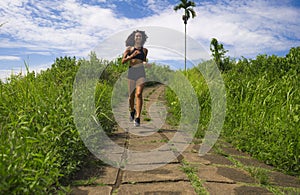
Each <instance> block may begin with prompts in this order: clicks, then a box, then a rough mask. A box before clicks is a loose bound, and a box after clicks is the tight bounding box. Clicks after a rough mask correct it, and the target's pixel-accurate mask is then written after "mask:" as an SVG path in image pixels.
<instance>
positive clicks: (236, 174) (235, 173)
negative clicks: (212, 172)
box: [217, 167, 255, 183]
mask: <svg viewBox="0 0 300 195" xmlns="http://www.w3.org/2000/svg"><path fill="white" fill-rule="evenodd" d="M217 174H219V175H222V176H224V177H226V178H228V179H232V180H233V181H236V182H243V183H255V179H254V178H253V177H251V176H250V175H248V174H247V173H246V172H245V171H243V170H240V169H237V168H232V167H218V170H217Z"/></svg>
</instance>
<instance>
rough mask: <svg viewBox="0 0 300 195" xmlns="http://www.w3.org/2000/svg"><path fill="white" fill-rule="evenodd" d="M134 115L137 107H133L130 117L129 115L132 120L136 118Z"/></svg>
mask: <svg viewBox="0 0 300 195" xmlns="http://www.w3.org/2000/svg"><path fill="white" fill-rule="evenodd" d="M134 115H135V109H133V111H131V112H130V117H129V120H130V122H132V121H133V120H134Z"/></svg>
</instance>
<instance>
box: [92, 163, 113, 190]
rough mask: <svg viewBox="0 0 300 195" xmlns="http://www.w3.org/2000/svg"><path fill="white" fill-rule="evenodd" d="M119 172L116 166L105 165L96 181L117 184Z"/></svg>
mask: <svg viewBox="0 0 300 195" xmlns="http://www.w3.org/2000/svg"><path fill="white" fill-rule="evenodd" d="M117 174H118V168H115V167H109V166H107V167H105V169H104V171H103V174H101V175H100V176H99V177H97V179H96V181H95V183H98V184H111V185H112V184H115V182H116V178H117Z"/></svg>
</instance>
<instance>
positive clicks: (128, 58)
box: [122, 47, 132, 64]
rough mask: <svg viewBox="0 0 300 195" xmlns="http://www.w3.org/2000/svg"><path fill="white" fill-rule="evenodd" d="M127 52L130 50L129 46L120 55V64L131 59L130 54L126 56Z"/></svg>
mask: <svg viewBox="0 0 300 195" xmlns="http://www.w3.org/2000/svg"><path fill="white" fill-rule="evenodd" d="M129 52H130V47H127V49H126V50H125V52H124V54H123V57H122V64H125V63H126V62H128V61H129V60H131V59H132V56H128V54H129Z"/></svg>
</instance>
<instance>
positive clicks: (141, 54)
mask: <svg viewBox="0 0 300 195" xmlns="http://www.w3.org/2000/svg"><path fill="white" fill-rule="evenodd" d="M135 50H139V51H140V53H139V54H138V55H136V56H134V57H133V58H132V59H140V60H143V61H144V60H145V53H144V49H143V47H142V48H141V49H137V48H135V47H134V49H133V51H132V52H130V53H129V55H131V54H133V52H134V51H135Z"/></svg>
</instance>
